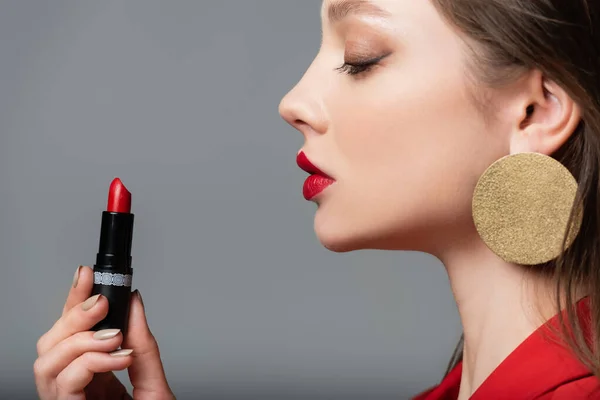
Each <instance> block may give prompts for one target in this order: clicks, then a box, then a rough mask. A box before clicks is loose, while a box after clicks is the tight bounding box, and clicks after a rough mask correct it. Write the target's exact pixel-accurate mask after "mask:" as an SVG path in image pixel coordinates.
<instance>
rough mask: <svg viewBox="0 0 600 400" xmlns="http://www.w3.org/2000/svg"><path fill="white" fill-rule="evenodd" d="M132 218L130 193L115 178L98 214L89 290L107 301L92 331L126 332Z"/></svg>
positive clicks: (131, 271)
mask: <svg viewBox="0 0 600 400" xmlns="http://www.w3.org/2000/svg"><path fill="white" fill-rule="evenodd" d="M133 219H134V215H133V214H132V213H131V193H130V192H129V191H128V190H127V188H126V187H125V185H123V182H121V180H120V179H119V178H115V179H114V180H113V181H112V183H111V185H110V189H109V192H108V205H107V207H106V211H103V212H102V225H101V227H100V243H99V246H98V254H97V255H96V264H95V265H94V286H93V288H92V295H96V294H101V295H103V296H104V297H106V298H107V299H108V304H109V306H108V315H107V316H106V317H105V318H104V319H103V320H102V321H100V322H99V323H97V324H96V325H95V326H94V327H93V328H92V330H96V331H98V330H101V329H120V330H121V332H123V334H125V332H126V331H127V321H128V320H129V300H130V298H131V280H132V277H133V269H132V268H131V244H132V239H133Z"/></svg>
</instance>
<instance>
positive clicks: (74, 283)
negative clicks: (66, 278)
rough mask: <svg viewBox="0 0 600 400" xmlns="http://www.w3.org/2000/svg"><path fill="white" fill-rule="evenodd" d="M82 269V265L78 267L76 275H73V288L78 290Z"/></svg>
mask: <svg viewBox="0 0 600 400" xmlns="http://www.w3.org/2000/svg"><path fill="white" fill-rule="evenodd" d="M81 267H82V265H80V266H79V267H77V270H76V271H75V275H73V288H76V287H77V282H79V273H80V272H81Z"/></svg>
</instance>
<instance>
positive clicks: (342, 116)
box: [330, 71, 484, 182]
mask: <svg viewBox="0 0 600 400" xmlns="http://www.w3.org/2000/svg"><path fill="white" fill-rule="evenodd" d="M382 72H383V71H382ZM375 73H377V71H376V72H375ZM424 75H425V76H426V77H427V79H425V77H422V78H419V77H417V78H415V79H406V78H405V77H403V76H402V75H401V74H398V73H396V74H393V73H385V74H384V73H382V76H380V77H378V78H377V79H373V83H372V84H367V83H360V82H359V83H349V84H348V85H354V87H353V88H347V89H346V90H347V91H348V93H344V91H343V90H342V91H339V92H338V93H339V98H338V99H337V100H336V101H332V102H331V104H333V105H334V107H333V108H331V109H330V110H331V121H332V128H333V129H332V136H333V137H332V140H333V141H334V146H335V148H336V151H337V152H338V154H339V157H340V162H342V163H343V165H344V168H343V169H344V171H346V172H347V173H351V174H352V176H357V175H369V176H371V177H373V176H379V177H387V178H392V179H398V180H400V181H405V182H406V181H407V180H410V178H411V176H412V177H413V178H415V179H417V180H420V179H424V178H428V179H436V178H439V179H445V176H446V175H452V174H453V173H454V172H456V170H457V169H458V170H462V169H464V168H465V166H466V165H467V164H468V163H467V161H468V159H467V157H469V156H470V155H471V154H470V153H472V149H474V148H476V147H477V143H476V142H477V141H478V138H481V137H482V134H484V133H483V132H480V130H481V128H480V126H479V124H478V123H477V122H475V121H478V118H477V114H476V111H475V110H474V107H473V106H472V104H471V103H470V100H469V99H468V98H467V96H466V94H465V93H464V84H463V81H462V79H461V78H460V77H459V76H449V75H448V74H443V73H442V72H441V71H437V73H436V72H433V71H430V72H424ZM365 82H367V81H365ZM350 91H352V94H350V93H349V92H350ZM453 170H454V171H453ZM436 175H437V177H436ZM387 178H386V179H387Z"/></svg>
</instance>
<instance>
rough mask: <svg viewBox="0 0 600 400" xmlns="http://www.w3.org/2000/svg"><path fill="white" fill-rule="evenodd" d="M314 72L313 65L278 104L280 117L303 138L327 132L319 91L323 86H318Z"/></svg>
mask: <svg viewBox="0 0 600 400" xmlns="http://www.w3.org/2000/svg"><path fill="white" fill-rule="evenodd" d="M315 72H316V71H315V69H314V64H313V65H312V66H311V67H310V68H309V69H308V70H307V71H306V73H305V74H304V76H303V77H302V79H301V80H300V82H298V83H297V84H296V86H294V87H293V88H292V90H290V91H289V92H288V93H287V94H286V95H285V96H284V97H283V99H281V102H280V103H279V114H280V115H281V117H282V118H283V119H284V120H285V121H286V122H287V123H288V124H290V125H292V126H293V127H294V128H296V129H297V130H299V131H300V132H301V133H302V134H303V135H304V136H305V137H306V136H308V135H310V134H323V133H325V132H326V131H327V119H326V117H325V107H324V101H323V93H321V92H320V91H319V88H322V87H323V86H325V85H323V84H321V85H319V80H318V79H317V78H318V77H317V75H316V74H315Z"/></svg>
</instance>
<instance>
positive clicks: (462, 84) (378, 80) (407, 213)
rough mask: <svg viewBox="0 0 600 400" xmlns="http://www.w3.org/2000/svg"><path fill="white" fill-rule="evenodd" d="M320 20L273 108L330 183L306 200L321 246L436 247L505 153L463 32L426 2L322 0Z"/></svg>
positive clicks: (446, 242)
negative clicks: (309, 56)
mask: <svg viewBox="0 0 600 400" xmlns="http://www.w3.org/2000/svg"><path fill="white" fill-rule="evenodd" d="M321 18H322V27H323V29H322V31H323V36H322V42H321V47H320V50H319V52H318V54H317V56H316V57H315V59H314V60H313V62H312V63H311V65H310V67H309V68H308V70H307V71H306V72H305V74H304V76H303V77H302V79H301V80H300V81H299V82H298V83H297V84H296V85H295V87H294V88H293V89H292V90H291V91H290V92H289V93H288V94H287V95H286V96H285V97H284V98H283V99H282V101H281V103H280V106H279V109H280V114H281V115H282V117H283V118H284V119H285V120H286V121H287V122H288V123H290V124H291V125H292V126H294V127H295V128H296V129H297V130H298V131H300V132H301V133H302V135H303V136H304V139H305V140H304V146H303V147H302V149H301V150H302V151H303V152H304V153H305V155H306V156H307V158H308V159H309V160H310V162H311V163H312V164H314V165H315V166H316V167H318V169H320V170H321V171H323V172H324V173H325V174H326V175H328V176H330V177H331V178H333V179H334V180H335V183H334V184H332V185H330V186H329V187H327V188H326V189H325V190H323V191H322V192H320V193H319V194H318V195H316V196H315V197H314V198H312V199H311V200H313V201H314V202H315V203H317V205H318V209H317V212H316V215H315V231H316V233H317V236H318V237H319V239H320V241H321V243H322V244H323V245H324V246H325V247H327V248H328V249H331V250H333V251H339V252H343V251H351V250H356V249H365V248H369V249H390V250H391V249H398V250H417V251H426V252H429V253H432V254H434V255H436V254H437V253H439V252H442V251H444V249H443V248H442V247H444V246H452V245H453V244H452V242H453V241H454V242H456V241H457V240H463V242H464V240H465V239H464V238H465V237H466V236H468V235H469V234H472V233H474V232H475V229H474V224H473V219H472V214H471V204H472V195H473V191H474V188H475V186H476V184H477V181H478V179H479V177H480V176H481V174H482V173H483V172H484V171H485V169H486V168H487V167H489V166H490V165H491V164H492V163H493V162H494V161H496V160H498V159H499V158H501V157H502V156H505V155H508V154H509V153H511V151H513V150H514V149H512V148H511V146H513V144H514V143H511V140H512V139H511V135H514V130H515V123H514V122H515V121H516V119H515V118H512V116H510V118H508V117H507V118H503V117H500V118H496V117H494V118H487V117H486V114H485V112H483V111H482V109H481V107H479V106H478V103H477V101H475V100H474V96H473V90H472V88H473V80H472V79H471V75H470V74H469V73H468V72H467V69H468V63H469V53H468V52H467V51H466V50H465V49H466V46H465V42H464V39H463V38H462V37H461V34H460V33H459V32H458V31H457V30H455V29H453V27H452V26H451V25H450V24H448V23H447V22H446V20H444V19H443V17H442V16H441V15H440V14H439V12H438V10H437V9H436V7H435V6H434V5H433V4H432V3H431V1H414V0H368V1H365V0H363V1H358V0H325V1H324V2H323V5H322V10H321ZM502 90H503V91H504V92H505V93H508V94H509V95H510V93H511V90H512V93H514V92H515V88H514V87H512V88H511V87H510V86H506V87H505V88H503V89H502ZM495 96H496V97H497V99H496V101H497V104H500V105H501V104H503V103H502V96H503V94H502V93H500V92H499V93H497V94H495ZM524 108H525V107H523V109H524ZM505 111H506V113H510V112H512V113H515V112H517V113H518V112H521V111H520V110H516V109H515V108H514V107H512V108H511V107H508V106H507V107H506V110H503V109H502V106H500V107H496V108H495V113H496V114H497V115H500V116H502V113H504V112H505ZM517 125H518V124H517ZM513 142H514V141H513ZM532 151H533V150H532ZM460 238H462V239H460ZM463 244H464V243H463Z"/></svg>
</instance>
